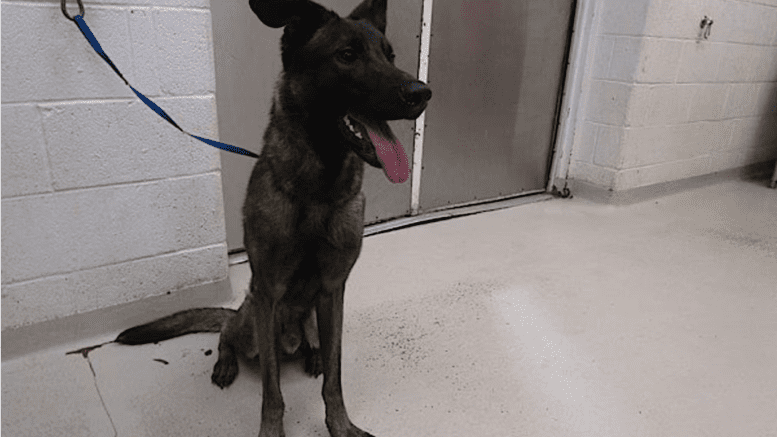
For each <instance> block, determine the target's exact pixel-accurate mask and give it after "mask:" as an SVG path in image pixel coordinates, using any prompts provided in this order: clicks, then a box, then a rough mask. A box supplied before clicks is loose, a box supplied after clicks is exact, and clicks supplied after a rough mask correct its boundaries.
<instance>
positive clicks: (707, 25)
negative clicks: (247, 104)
mask: <svg viewBox="0 0 777 437" xmlns="http://www.w3.org/2000/svg"><path fill="white" fill-rule="evenodd" d="M79 1H80V0H79ZM712 23H714V21H712V19H711V18H710V17H708V16H706V15H705V16H704V19H703V20H701V25H700V26H699V27H701V29H702V35H701V36H702V38H704V39H707V38H709V37H710V31H711V30H712Z"/></svg>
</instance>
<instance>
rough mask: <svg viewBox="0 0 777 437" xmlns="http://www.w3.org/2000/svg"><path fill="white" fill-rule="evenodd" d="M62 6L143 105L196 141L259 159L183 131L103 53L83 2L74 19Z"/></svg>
mask: <svg viewBox="0 0 777 437" xmlns="http://www.w3.org/2000/svg"><path fill="white" fill-rule="evenodd" d="M61 5H62V13H63V14H65V17H67V18H68V19H69V20H71V21H75V23H76V24H77V25H78V29H80V30H81V33H82V34H84V36H85V37H86V39H87V41H89V44H91V45H92V48H93V49H94V51H95V52H97V54H98V55H100V57H101V58H103V60H104V61H105V62H107V63H108V65H109V66H110V67H111V68H112V69H113V71H114V72H115V73H116V74H118V75H119V77H120V78H121V80H123V81H124V83H125V84H127V86H128V87H130V89H131V90H132V92H134V93H135V95H136V96H138V98H140V100H142V101H143V103H145V104H146V105H147V106H148V107H149V108H151V109H153V110H154V112H156V113H157V114H159V116H160V117H162V118H164V119H165V120H167V122H168V123H170V124H172V125H173V126H175V128H176V129H178V130H179V131H181V132H183V133H185V134H186V135H189V136H190V137H192V138H196V139H198V140H200V141H202V142H203V143H205V144H209V145H211V146H213V147H216V148H219V149H221V150H226V151H227V152H232V153H237V154H240V155H245V156H250V157H251V158H258V157H259V155H257V154H255V153H253V152H250V151H248V150H246V149H241V148H240V147H235V146H231V145H229V144H225V143H221V142H218V141H214V140H209V139H207V138H202V137H198V136H197V135H192V134H190V133H189V132H186V131H185V130H183V129H181V127H180V126H178V124H177V123H176V122H175V121H173V119H172V118H171V117H170V116H169V115H167V113H166V112H165V111H163V110H162V108H160V107H159V106H158V105H157V104H156V103H154V102H152V101H151V100H149V99H148V97H146V96H144V95H143V94H141V93H140V92H139V91H138V90H136V89H135V88H133V87H132V85H130V84H129V82H127V79H125V78H124V76H123V75H122V74H121V72H120V71H119V69H118V68H116V65H114V63H113V62H112V61H111V58H109V57H108V55H106V54H105V52H104V51H103V49H102V47H100V43H99V42H97V38H95V37H94V34H92V31H91V30H89V26H87V25H86V22H85V21H84V17H83V15H84V5H83V4H82V3H81V0H78V8H79V12H80V13H81V14H80V15H76V16H75V17H73V18H70V16H69V15H68V14H67V10H66V9H65V0H62V3H61Z"/></svg>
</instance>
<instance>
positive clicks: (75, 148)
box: [0, 0, 227, 329]
mask: <svg viewBox="0 0 777 437" xmlns="http://www.w3.org/2000/svg"><path fill="white" fill-rule="evenodd" d="M68 4H69V6H70V7H69V11H70V13H71V15H74V14H75V13H77V10H78V8H77V7H76V3H75V2H74V1H68ZM0 5H2V326H3V329H5V328H9V327H19V326H23V325H28V324H32V323H36V322H41V321H46V320H52V319H56V318H61V317H64V316H69V315H73V314H78V313H84V312H88V311H90V310H95V309H99V308H105V307H109V306H113V305H117V304H120V303H125V302H129V301H133V300H137V299H140V298H143V297H148V296H153V295H160V294H164V293H166V292H168V291H171V290H178V289H183V288H188V287H192V286H196V285H201V284H205V283H210V282H215V281H219V280H223V279H224V278H226V274H227V254H226V244H225V235H224V212H223V206H222V194H221V175H220V162H219V154H218V152H217V151H216V149H214V148H212V147H210V146H207V145H205V144H203V143H200V142H197V141H195V140H193V139H190V138H189V137H188V136H186V135H184V134H182V133H180V132H179V131H178V130H176V129H175V128H173V127H172V126H170V125H169V124H168V123H167V122H165V121H164V120H162V119H161V118H160V117H159V116H157V115H156V114H155V113H154V112H153V111H151V110H150V109H149V108H147V107H146V106H145V105H143V103H142V102H140V101H139V100H138V99H137V98H136V97H135V96H134V94H132V92H131V90H130V89H129V88H128V87H127V86H126V85H124V83H123V82H122V81H121V80H120V79H119V78H118V76H116V75H115V74H114V73H113V71H112V70H111V69H110V68H109V67H108V65H107V64H106V63H105V62H104V61H103V60H102V59H101V58H100V57H99V56H98V55H97V54H96V53H95V52H94V51H93V50H92V48H91V46H89V44H88V43H87V41H86V39H85V38H84V37H83V36H82V35H81V33H80V32H79V30H78V28H77V27H76V25H75V24H74V23H72V22H70V21H68V20H66V19H65V18H64V16H63V15H62V13H61V12H60V6H59V2H58V1H56V2H54V1H49V0H46V1H41V0H36V1H32V2H31V1H2V2H0ZM85 6H86V13H85V19H86V22H87V24H88V25H89V26H90V28H91V29H92V32H93V33H94V34H95V36H96V38H97V39H98V41H99V42H100V44H101V45H102V48H103V49H104V50H105V51H106V53H107V54H108V55H109V56H110V57H111V59H112V60H113V62H114V63H115V64H116V66H117V67H118V68H119V69H120V70H121V71H122V73H123V74H124V76H125V77H126V78H127V79H128V80H129V82H130V83H131V84H132V85H133V86H134V87H135V88H136V89H138V90H139V91H140V92H142V93H144V94H145V95H146V96H148V97H149V98H151V99H152V100H154V101H155V102H156V103H157V104H158V105H159V106H161V107H162V108H163V109H164V110H165V111H166V112H168V113H169V114H170V116H171V117H172V118H173V119H174V120H176V121H177V122H178V123H179V124H180V125H181V126H182V127H183V128H184V129H186V130H188V131H190V132H192V133H194V134H198V135H201V136H204V137H206V138H213V139H216V138H217V136H218V129H217V119H216V105H215V99H214V90H215V79H214V68H213V47H212V46H213V44H212V36H211V33H212V30H211V16H210V9H209V8H210V5H209V2H208V0H110V1H97V2H95V1H90V2H87V3H86V5H85Z"/></svg>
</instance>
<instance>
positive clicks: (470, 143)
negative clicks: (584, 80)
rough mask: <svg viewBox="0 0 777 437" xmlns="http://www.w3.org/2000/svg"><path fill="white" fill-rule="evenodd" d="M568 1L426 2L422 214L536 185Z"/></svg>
mask: <svg viewBox="0 0 777 437" xmlns="http://www.w3.org/2000/svg"><path fill="white" fill-rule="evenodd" d="M572 4H573V0H502V1H498V0H445V1H435V3H434V9H433V13H432V39H431V50H430V52H431V55H430V61H429V62H430V63H429V83H430V86H431V88H432V90H433V92H434V96H433V98H432V101H431V102H430V105H429V108H428V109H427V111H426V125H427V127H426V132H425V139H424V149H423V155H424V156H423V172H422V177H421V196H420V207H421V210H422V211H429V210H434V209H439V208H444V207H448V206H451V205H456V204H462V203H469V202H473V201H481V200H485V199H493V198H498V197H503V196H510V195H515V194H518V193H523V192H529V191H539V190H543V189H544V187H545V184H546V182H547V177H548V167H549V165H548V164H549V159H550V154H551V152H552V144H551V142H552V139H553V136H554V132H555V127H556V102H557V98H558V96H559V91H560V84H561V81H562V78H563V74H564V71H565V67H566V62H565V61H566V60H565V54H566V47H567V42H568V40H569V29H570V14H571V11H572Z"/></svg>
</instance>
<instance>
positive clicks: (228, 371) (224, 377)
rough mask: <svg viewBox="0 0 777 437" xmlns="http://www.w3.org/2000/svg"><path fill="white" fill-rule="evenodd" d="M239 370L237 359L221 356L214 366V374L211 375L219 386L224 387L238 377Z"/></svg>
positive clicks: (212, 379) (211, 378)
mask: <svg viewBox="0 0 777 437" xmlns="http://www.w3.org/2000/svg"><path fill="white" fill-rule="evenodd" d="M237 371H238V367H237V359H235V358H234V357H230V358H226V359H222V358H219V360H218V361H216V364H215V365H214V366H213V374H211V375H210V380H211V381H212V382H213V383H214V384H216V385H217V386H219V388H224V387H227V386H229V385H230V384H232V383H233V382H234V381H235V378H237Z"/></svg>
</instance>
